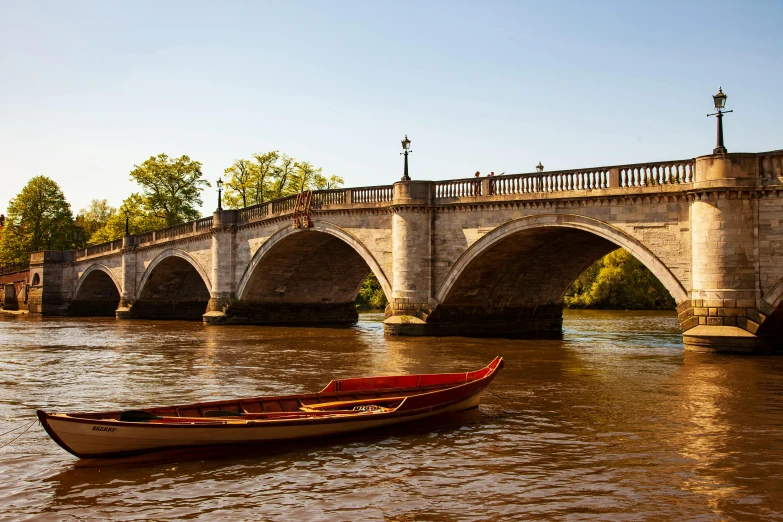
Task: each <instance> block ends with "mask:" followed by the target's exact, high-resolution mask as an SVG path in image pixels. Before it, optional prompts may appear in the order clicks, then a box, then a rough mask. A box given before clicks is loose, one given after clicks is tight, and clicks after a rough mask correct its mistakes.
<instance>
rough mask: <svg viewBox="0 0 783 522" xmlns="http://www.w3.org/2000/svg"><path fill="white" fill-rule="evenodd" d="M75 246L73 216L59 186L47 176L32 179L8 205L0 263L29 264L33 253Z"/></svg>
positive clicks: (1, 241) (0, 245)
mask: <svg viewBox="0 0 783 522" xmlns="http://www.w3.org/2000/svg"><path fill="white" fill-rule="evenodd" d="M73 246H74V221H73V213H72V212H71V205H70V204H69V203H68V202H67V201H66V200H65V195H64V194H63V192H62V190H60V186H59V185H57V183H55V182H54V181H53V180H51V179H50V178H48V177H46V176H36V177H34V178H32V179H31V180H30V181H29V182H28V183H27V185H25V186H24V188H23V189H22V191H21V192H20V193H19V194H18V195H17V196H16V197H15V198H14V199H12V200H11V201H10V202H9V204H8V216H7V218H6V220H5V226H4V227H3V236H2V239H0V262H2V263H3V264H11V263H27V262H29V261H30V252H35V251H38V250H50V249H51V250H67V249H70V248H73Z"/></svg>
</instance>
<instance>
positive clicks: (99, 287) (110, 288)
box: [36, 270, 120, 317]
mask: <svg viewBox="0 0 783 522" xmlns="http://www.w3.org/2000/svg"><path fill="white" fill-rule="evenodd" d="M36 275H37V274H36ZM119 303H120V292H119V290H117V285H115V284H114V281H113V280H112V278H111V277H109V275H108V274H107V273H106V272H103V271H102V270H94V271H93V272H90V273H89V274H87V277H85V279H84V281H83V282H82V285H81V287H79V291H78V292H77V294H76V296H75V297H74V299H73V301H72V302H71V304H70V306H69V307H68V315H74V316H98V317H113V316H114V312H115V310H117V307H118V306H119Z"/></svg>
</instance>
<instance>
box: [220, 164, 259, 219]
mask: <svg viewBox="0 0 783 522" xmlns="http://www.w3.org/2000/svg"><path fill="white" fill-rule="evenodd" d="M223 173H224V174H225V175H226V176H228V181H227V182H226V191H225V194H224V195H223V204H224V205H226V207H228V208H244V207H248V206H250V205H251V204H252V203H248V202H249V201H252V176H253V166H252V165H251V164H250V162H249V161H248V160H246V159H238V160H235V161H234V164H233V165H231V166H230V167H229V168H227V169H225V170H224V171H223Z"/></svg>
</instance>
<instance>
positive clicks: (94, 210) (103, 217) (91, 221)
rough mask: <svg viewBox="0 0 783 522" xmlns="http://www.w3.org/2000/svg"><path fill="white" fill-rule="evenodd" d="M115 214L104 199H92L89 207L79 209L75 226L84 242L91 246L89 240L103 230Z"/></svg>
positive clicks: (114, 210) (113, 209) (115, 210)
mask: <svg viewBox="0 0 783 522" xmlns="http://www.w3.org/2000/svg"><path fill="white" fill-rule="evenodd" d="M116 213H117V209H116V208H114V207H112V206H110V205H109V202H108V200H105V199H93V200H92V201H91V202H90V206H89V207H87V208H83V209H81V210H80V211H79V214H78V215H77V216H76V226H77V227H78V228H80V229H81V230H82V233H83V234H84V241H86V242H87V243H88V244H93V243H92V242H91V241H90V238H91V237H92V236H93V234H95V233H96V232H98V231H99V230H101V229H102V228H104V227H105V226H106V224H107V223H108V222H109V220H110V219H111V218H112V217H113V216H114V215H115V214H116Z"/></svg>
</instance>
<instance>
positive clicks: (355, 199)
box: [351, 185, 394, 203]
mask: <svg viewBox="0 0 783 522" xmlns="http://www.w3.org/2000/svg"><path fill="white" fill-rule="evenodd" d="M393 197H394V187H392V186H391V185H380V186H376V187H359V188H355V189H351V203H385V202H389V201H391V200H392V198H393Z"/></svg>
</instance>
